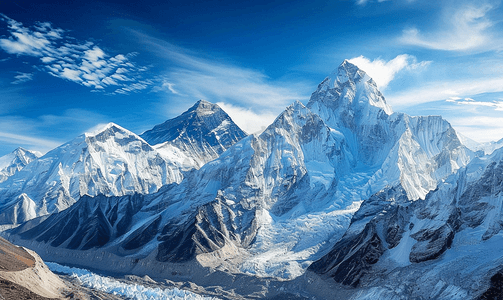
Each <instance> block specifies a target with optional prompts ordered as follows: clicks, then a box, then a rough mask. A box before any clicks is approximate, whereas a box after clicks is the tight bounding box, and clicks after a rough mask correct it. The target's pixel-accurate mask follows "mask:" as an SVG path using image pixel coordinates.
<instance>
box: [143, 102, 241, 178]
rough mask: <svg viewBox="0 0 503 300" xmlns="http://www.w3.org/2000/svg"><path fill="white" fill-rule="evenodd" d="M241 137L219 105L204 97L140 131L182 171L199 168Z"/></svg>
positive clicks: (144, 137) (237, 128) (146, 139)
mask: <svg viewBox="0 0 503 300" xmlns="http://www.w3.org/2000/svg"><path fill="white" fill-rule="evenodd" d="M245 136H246V133H245V132H244V131H243V130H241V129H240V128H239V127H238V126H237V125H236V124H235V123H234V122H233V121H232V119H231V118H230V117H229V115H228V114H227V113H226V112H225V111H223V110H222V109H221V108H220V106H218V105H217V104H213V103H210V102H208V101H205V100H199V101H198V102H196V103H195V104H194V105H193V106H192V107H191V108H189V109H188V110H187V111H186V112H184V113H183V114H181V115H180V116H178V117H176V118H173V119H170V120H167V121H166V122H164V123H162V124H159V125H156V126H154V128H152V129H150V130H147V131H145V132H144V133H142V134H141V137H142V138H143V139H145V141H147V142H148V143H149V144H150V145H153V146H154V148H155V149H157V150H158V151H159V152H160V153H161V154H162V155H164V156H165V157H166V158H168V159H169V160H171V161H178V162H179V163H180V164H181V165H182V166H183V169H184V170H189V169H193V168H196V169H199V168H200V167H201V166H202V165H204V164H205V163H207V162H209V161H211V160H214V159H215V158H217V157H218V156H219V155H220V154H221V153H222V152H224V151H225V150H226V149H227V148H229V147H230V146H232V145H234V143H236V142H237V141H239V140H241V139H242V138H244V137H245Z"/></svg>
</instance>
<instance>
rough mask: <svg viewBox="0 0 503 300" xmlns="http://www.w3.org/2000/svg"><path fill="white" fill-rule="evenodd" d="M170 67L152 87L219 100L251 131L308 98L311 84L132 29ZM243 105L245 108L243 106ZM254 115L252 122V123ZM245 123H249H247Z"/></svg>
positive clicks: (192, 98) (185, 96) (188, 97)
mask: <svg viewBox="0 0 503 300" xmlns="http://www.w3.org/2000/svg"><path fill="white" fill-rule="evenodd" d="M133 33H134V34H135V35H136V36H137V37H138V40H140V41H142V42H143V43H146V44H147V45H148V46H149V47H148V48H149V49H151V50H152V51H154V52H155V53H156V55H158V56H159V57H161V58H162V59H165V61H166V64H170V65H172V66H173V67H171V68H169V69H168V70H167V71H166V72H165V73H164V75H162V80H161V81H160V82H162V83H161V84H159V86H158V87H157V88H155V89H154V91H161V90H164V91H166V92H168V93H169V94H170V96H171V97H179V98H180V99H184V101H187V100H189V101H196V100H198V99H205V100H208V101H211V102H215V103H216V102H218V103H220V104H222V106H223V107H225V108H224V109H226V111H227V112H228V113H229V115H230V116H231V117H232V118H233V119H234V120H238V119H241V120H240V121H241V124H239V122H240V121H236V122H237V123H238V124H239V125H240V126H242V128H243V129H244V130H245V131H247V132H250V133H253V132H255V131H258V130H260V129H261V128H262V127H263V126H267V125H269V123H270V122H271V121H272V120H274V117H271V116H273V115H274V116H275V115H277V114H279V113H280V112H281V111H282V110H284V109H285V107H287V106H288V105H289V104H291V103H292V102H293V101H295V100H301V101H304V100H307V99H308V98H309V95H310V92H311V89H312V85H311V83H307V82H306V81H303V80H297V81H290V82H285V81H277V80H272V79H271V78H269V77H268V76H267V75H265V74H264V73H263V72H260V71H257V70H253V69H250V68H246V67H240V66H237V65H232V64H228V63H222V62H220V60H218V59H211V60H210V59H207V58H203V56H204V55H202V54H200V53H195V52H192V51H190V50H188V49H184V48H180V47H178V46H176V45H173V44H171V43H168V42H166V41H163V40H160V39H157V38H154V37H151V36H149V35H146V34H144V33H141V32H137V31H133ZM244 107H246V108H247V109H245V108H244ZM253 117H255V121H254V122H255V124H253V121H252V119H253ZM246 124H248V125H246Z"/></svg>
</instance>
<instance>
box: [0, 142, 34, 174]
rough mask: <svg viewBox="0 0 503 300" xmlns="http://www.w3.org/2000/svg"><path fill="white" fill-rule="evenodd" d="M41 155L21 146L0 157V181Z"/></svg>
mask: <svg viewBox="0 0 503 300" xmlns="http://www.w3.org/2000/svg"><path fill="white" fill-rule="evenodd" d="M40 156H42V153H40V152H38V151H31V150H26V149H23V148H21V147H19V148H17V149H16V150H14V151H12V153H9V154H7V155H5V156H2V157H0V182H4V181H5V180H7V178H8V177H9V176H12V175H14V174H15V173H17V172H18V171H20V170H21V169H22V168H24V167H26V165H28V164H29V163H30V162H32V161H34V160H35V159H37V158H39V157H40Z"/></svg>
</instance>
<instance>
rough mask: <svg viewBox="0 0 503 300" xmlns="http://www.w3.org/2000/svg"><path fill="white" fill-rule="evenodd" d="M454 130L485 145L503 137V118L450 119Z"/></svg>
mask: <svg viewBox="0 0 503 300" xmlns="http://www.w3.org/2000/svg"><path fill="white" fill-rule="evenodd" d="M449 122H450V123H451V124H452V126H453V127H454V129H456V130H457V131H459V132H460V133H461V134H463V135H465V136H467V137H469V138H471V139H472V140H474V141H477V142H480V143H484V142H490V141H496V140H499V139H501V138H502V137H503V118H500V117H489V116H474V117H460V118H452V119H449Z"/></svg>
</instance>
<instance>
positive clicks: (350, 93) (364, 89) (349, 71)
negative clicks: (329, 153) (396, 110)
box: [307, 60, 393, 125]
mask: <svg viewBox="0 0 503 300" xmlns="http://www.w3.org/2000/svg"><path fill="white" fill-rule="evenodd" d="M307 106H308V107H309V108H313V107H314V108H317V107H322V106H325V107H327V108H328V109H330V110H332V111H336V110H337V111H339V113H344V114H351V115H356V114H358V113H359V112H361V113H360V114H363V115H367V116H371V115H373V116H377V115H378V114H379V113H380V111H383V112H384V113H386V114H387V115H391V114H392V113H393V110H392V109H391V107H390V106H389V105H388V104H387V103H386V100H385V99H384V96H383V95H382V94H381V92H380V91H379V90H378V89H377V84H376V83H375V81H374V80H373V79H372V78H370V76H368V75H367V73H365V71H363V70H361V69H360V68H358V67H357V66H356V65H354V64H352V63H350V62H349V61H347V60H344V62H343V63H342V64H341V65H340V66H339V67H338V68H337V69H336V70H334V71H333V72H332V74H330V75H329V76H328V77H326V78H325V79H324V80H323V81H322V82H321V83H320V84H319V85H318V88H317V90H316V91H315V92H314V93H313V94H312V95H311V100H310V101H309V103H308V105H307ZM317 110H318V109H315V111H317ZM332 125H335V124H332Z"/></svg>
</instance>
